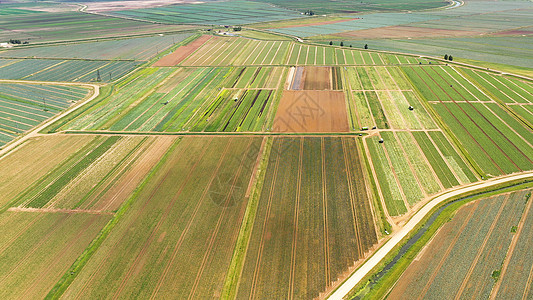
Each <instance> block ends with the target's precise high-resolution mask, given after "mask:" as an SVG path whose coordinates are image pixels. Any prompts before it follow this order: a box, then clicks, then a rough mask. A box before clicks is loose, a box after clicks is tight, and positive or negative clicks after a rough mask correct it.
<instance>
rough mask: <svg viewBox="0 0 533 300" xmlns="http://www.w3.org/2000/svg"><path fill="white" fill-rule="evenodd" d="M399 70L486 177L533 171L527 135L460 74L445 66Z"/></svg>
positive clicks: (487, 96) (486, 94) (529, 141)
mask: <svg viewBox="0 0 533 300" xmlns="http://www.w3.org/2000/svg"><path fill="white" fill-rule="evenodd" d="M403 70H404V72H405V73H406V74H407V76H408V77H409V79H410V80H411V81H412V82H413V83H414V85H415V86H416V87H417V89H418V90H419V91H420V92H421V94H422V95H423V96H424V97H425V98H426V100H428V101H429V103H430V105H431V107H432V109H434V110H435V111H436V113H437V114H438V115H439V117H440V118H441V120H442V122H443V124H445V126H446V127H448V128H449V131H450V132H452V133H453V135H454V136H455V137H456V138H457V139H458V141H459V143H460V144H461V145H462V147H464V148H465V149H466V151H468V153H469V155H470V157H471V159H472V162H474V163H475V164H476V165H477V166H478V168H479V169H480V170H481V172H483V173H484V174H487V175H485V176H497V175H502V174H509V173H513V172H519V171H523V170H531V169H532V168H533V161H532V157H533V148H532V145H531V139H530V138H531V131H530V130H529V129H528V128H524V127H523V125H522V126H520V125H521V124H520V123H518V122H516V120H514V119H513V118H512V117H511V116H510V115H509V114H508V113H507V112H506V111H505V110H503V109H502V108H501V106H498V105H497V104H496V103H495V102H494V100H493V99H494V98H492V96H489V94H488V93H485V92H483V90H481V89H478V88H477V87H476V86H475V85H474V84H473V83H472V82H471V81H470V80H468V79H467V78H466V77H465V76H464V75H462V74H461V72H460V71H458V70H457V69H455V68H452V67H443V66H439V67H419V68H413V67H403ZM465 72H466V73H469V72H470V71H465ZM494 90H495V89H494V88H492V89H491V88H489V91H494Z"/></svg>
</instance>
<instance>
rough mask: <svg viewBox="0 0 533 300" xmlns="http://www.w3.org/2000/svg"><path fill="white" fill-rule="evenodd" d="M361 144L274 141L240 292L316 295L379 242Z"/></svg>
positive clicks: (242, 294)
mask: <svg viewBox="0 0 533 300" xmlns="http://www.w3.org/2000/svg"><path fill="white" fill-rule="evenodd" d="M358 143H359V142H358V141H356V140H354V139H353V138H275V139H274V142H273V146H272V152H271V153H270V158H269V161H268V167H267V171H266V175H265V183H264V184H263V189H262V192H261V195H260V198H259V206H258V208H257V215H256V219H255V222H254V227H253V230H252V232H251V237H250V244H249V245H248V247H247V251H246V257H245V262H244V266H243V270H242V277H241V282H240V283H239V285H238V289H237V294H236V297H237V298H243V297H245V298H254V299H261V298H265V297H269V298H271V297H273V298H280V297H281V298H283V297H297V298H314V297H317V296H318V295H319V293H321V292H323V291H324V290H325V289H326V288H328V287H329V286H330V285H331V283H332V281H335V280H336V279H337V278H339V276H341V275H342V274H343V273H344V272H345V271H346V270H347V268H348V267H350V266H352V265H353V264H354V263H355V261H357V260H358V259H360V258H361V257H363V256H364V255H365V253H366V252H367V251H368V249H370V248H371V247H372V246H373V245H374V244H375V243H376V242H377V239H376V227H375V225H374V221H373V217H372V213H371V208H370V206H371V204H370V200H369V198H368V196H367V192H366V187H365V179H364V168H362V166H361V165H360V162H359V154H358V151H357V147H356V145H357V144H358ZM294 179H296V184H292V180H294ZM339 228H342V230H338V229H339Z"/></svg>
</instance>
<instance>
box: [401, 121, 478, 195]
mask: <svg viewBox="0 0 533 300" xmlns="http://www.w3.org/2000/svg"><path fill="white" fill-rule="evenodd" d="M441 132H442V131H441ZM442 135H443V136H444V138H446V135H445V134H444V133H443V134H442ZM411 136H412V137H413V139H414V135H413V134H412V133H411ZM426 136H427V137H428V139H429V141H430V142H431V144H432V145H433V147H435V150H437V153H438V154H439V155H440V157H441V158H442V160H444V163H445V164H446V166H447V167H448V169H450V171H451V172H452V174H453V176H455V179H457V182H459V183H460V184H467V183H469V182H462V180H461V178H460V177H459V175H457V173H456V172H455V170H454V169H453V168H452V166H451V164H450V162H449V161H448V159H447V158H446V156H445V155H444V153H442V151H441V149H440V148H439V147H438V146H437V143H436V142H435V140H434V139H433V138H432V137H431V135H430V134H428V133H427V132H426ZM448 143H449V144H450V145H452V143H450V142H449V141H448ZM416 144H417V146H418V148H419V149H420V151H421V152H422V154H423V155H424V157H425V158H426V160H427V162H428V163H429V160H428V158H427V156H426V154H425V153H424V151H422V148H421V147H420V145H419V144H418V143H416ZM452 147H453V145H452ZM453 151H456V150H455V149H453ZM456 152H457V151H456ZM457 154H459V153H458V152H457ZM466 165H467V166H468V164H466ZM429 166H430V168H431V169H432V170H433V172H434V173H435V175H437V173H436V171H435V170H434V169H433V166H432V165H431V164H429ZM437 178H439V177H438V176H437ZM467 178H468V177H467ZM439 182H440V184H441V185H442V182H441V181H440V179H439ZM442 189H443V190H444V186H443V187H442Z"/></svg>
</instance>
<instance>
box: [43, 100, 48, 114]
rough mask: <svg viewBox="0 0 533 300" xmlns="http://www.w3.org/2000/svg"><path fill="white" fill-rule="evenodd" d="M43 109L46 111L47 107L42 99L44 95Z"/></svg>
mask: <svg viewBox="0 0 533 300" xmlns="http://www.w3.org/2000/svg"><path fill="white" fill-rule="evenodd" d="M43 110H44V111H48V109H46V101H44V97H43Z"/></svg>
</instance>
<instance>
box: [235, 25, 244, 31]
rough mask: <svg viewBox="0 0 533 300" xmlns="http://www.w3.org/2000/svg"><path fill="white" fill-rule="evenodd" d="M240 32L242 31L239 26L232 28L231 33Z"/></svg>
mask: <svg viewBox="0 0 533 300" xmlns="http://www.w3.org/2000/svg"><path fill="white" fill-rule="evenodd" d="M241 30H242V27H241V26H236V27H233V31H241Z"/></svg>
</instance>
